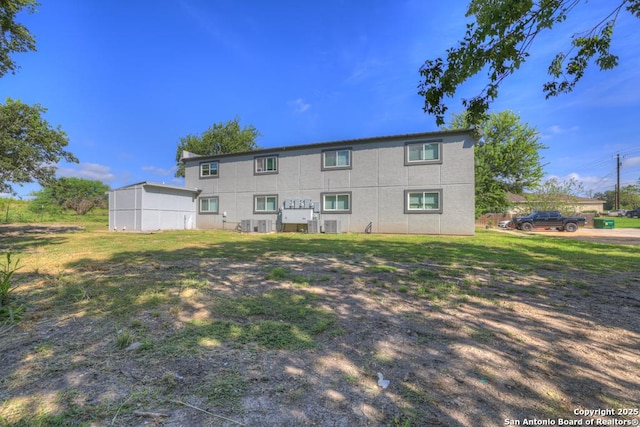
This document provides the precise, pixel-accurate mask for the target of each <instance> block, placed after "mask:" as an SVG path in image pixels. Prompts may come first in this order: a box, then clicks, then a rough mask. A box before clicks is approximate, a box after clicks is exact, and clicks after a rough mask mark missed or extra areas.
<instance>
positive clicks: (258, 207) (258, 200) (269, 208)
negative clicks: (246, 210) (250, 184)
mask: <svg viewBox="0 0 640 427" xmlns="http://www.w3.org/2000/svg"><path fill="white" fill-rule="evenodd" d="M253 211H254V212H255V213H273V212H277V211H278V196H275V195H273V196H272V195H267V196H254V198H253Z"/></svg>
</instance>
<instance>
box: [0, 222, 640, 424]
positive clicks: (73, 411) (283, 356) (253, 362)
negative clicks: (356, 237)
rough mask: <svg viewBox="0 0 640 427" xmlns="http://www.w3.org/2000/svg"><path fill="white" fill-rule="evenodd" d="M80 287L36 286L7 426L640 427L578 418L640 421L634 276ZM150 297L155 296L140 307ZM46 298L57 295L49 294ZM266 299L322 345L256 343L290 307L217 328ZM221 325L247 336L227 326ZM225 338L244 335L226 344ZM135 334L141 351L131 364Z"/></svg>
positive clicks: (164, 271) (7, 361)
mask: <svg viewBox="0 0 640 427" xmlns="http://www.w3.org/2000/svg"><path fill="white" fill-rule="evenodd" d="M581 232H582V230H581V231H579V232H578V233H581ZM578 233H562V234H563V237H564V236H566V235H569V234H578ZM585 237H586V236H585ZM78 271H79V272H78V274H80V275H82V281H81V282H79V283H85V284H86V286H85V287H83V286H81V285H80V284H78V283H67V284H66V286H62V285H61V284H64V280H65V279H64V278H60V277H58V278H53V277H30V278H27V279H28V280H25V283H24V284H23V286H25V289H24V291H25V292H30V293H31V294H32V295H39V294H38V292H40V293H42V296H41V297H39V299H37V303H36V304H37V305H36V306H32V307H30V313H31V314H30V317H29V318H28V319H27V320H25V321H24V322H23V323H21V324H20V325H18V326H16V327H9V326H0V348H2V363H1V364H0V424H2V423H3V422H4V423H7V424H10V423H13V422H20V421H21V420H27V419H30V420H31V419H32V418H29V417H31V416H33V415H34V414H42V417H45V416H46V414H65V416H68V417H75V418H77V419H78V420H80V421H81V422H86V423H87V424H90V425H96V426H102V425H122V426H125V425H126V426H130V425H164V426H181V425H213V426H215V425H220V426H234V425H251V426H253V425H256V426H258V425H259V426H262V425H278V426H297V425H322V426H324V425H331V426H354V425H419V426H471V425H473V426H496V425H509V424H505V420H511V421H512V422H513V424H510V425H517V424H516V423H515V422H516V421H517V422H519V423H522V422H523V420H525V419H529V420H531V419H534V418H535V419H537V420H554V421H555V422H556V424H555V425H557V422H558V421H557V420H558V419H560V418H562V419H569V420H581V419H586V418H598V419H602V420H613V419H624V420H629V421H630V420H637V419H638V418H637V417H635V416H632V417H627V416H626V415H625V416H622V415H621V416H618V415H614V416H606V415H603V416H600V415H593V413H591V414H592V416H590V417H589V416H583V415H576V414H575V412H574V411H575V410H609V409H613V408H616V409H617V408H629V409H632V410H633V408H637V407H638V402H640V389H638V384H640V351H639V350H640V347H639V345H638V343H639V342H640V316H638V315H637V313H638V311H639V310H640V298H639V297H638V295H640V293H639V291H640V275H638V274H637V273H634V274H630V273H620V272H611V274H610V275H609V276H608V277H601V276H597V275H590V274H585V273H582V272H579V271H577V270H575V271H557V270H544V271H535V272H531V271H519V270H517V269H516V270H513V271H512V270H498V269H491V270H488V269H485V268H483V267H482V266H478V265H474V266H468V265H465V263H464V261H463V260H460V262H459V263H456V264H453V265H448V266H442V265H435V264H430V263H426V262H423V263H412V262H385V261H384V260H379V259H375V258H373V257H369V256H365V255H353V256H351V257H347V258H341V259H339V258H337V257H335V256H332V255H328V254H315V255H307V254H305V255H302V254H300V255H290V256H286V257H285V256H269V257H268V258H267V257H265V258H264V259H259V260H256V261H251V262H230V261H229V260H226V259H211V258H206V259H205V258H200V259H185V260H180V261H157V260H148V262H145V263H141V264H132V263H129V264H108V263H107V264H100V265H93V266H89V265H85V266H84V267H83V269H82V270H80V269H79V270H78ZM276 273H277V274H276ZM123 278H124V279H123ZM90 281H93V282H96V281H99V282H100V286H96V287H95V288H94V287H90V285H89V283H91V282H90ZM148 283H152V284H155V291H154V293H149V292H142V290H143V288H144V287H145V286H148V285H146V284H148ZM102 286H113V287H114V292H117V291H120V292H122V293H127V292H130V289H129V288H133V287H138V288H139V289H141V291H140V293H139V294H134V295H136V298H132V299H131V304H136V305H138V308H136V309H135V310H134V311H130V310H125V308H122V310H121V311H118V310H117V307H113V306H112V305H111V304H113V302H112V301H110V300H108V299H106V298H105V296H104V295H107V294H104V295H103V294H101V292H100V289H101V287H102ZM48 287H49V288H51V287H54V288H55V289H56V290H55V291H51V293H50V294H47V293H46V292H47V288H48ZM118 287H120V289H118ZM436 288H437V289H440V290H439V291H438V292H435V291H434V289H436ZM265 295H266V296H273V295H280V296H282V295H286V296H290V297H291V299H290V301H291V304H298V303H299V302H300V301H301V299H304V298H308V299H309V301H313V304H312V305H311V304H310V305H309V306H304V307H303V306H300V307H302V308H301V309H306V310H309V311H308V312H306V313H305V315H308V316H313V315H316V314H317V313H316V312H315V311H312V309H313V310H321V313H324V314H328V315H330V316H331V319H332V321H331V322H328V324H327V325H326V328H325V329H323V330H320V331H313V333H310V334H307V335H305V334H304V333H303V332H304V331H303V330H298V331H297V332H299V335H295V337H298V339H299V340H300V343H301V344H304V343H305V340H311V341H312V342H311V345H308V346H306V345H300V346H299V348H297V347H296V346H295V344H296V343H294V345H293V346H292V347H281V348H278V346H275V347H274V346H271V345H267V344H260V343H259V342H257V341H251V340H248V341H247V340H244V341H243V339H242V336H241V334H242V333H243V331H251V328H252V327H254V326H255V325H256V324H257V323H256V322H253V320H252V319H254V318H255V319H260V320H262V319H265V318H266V320H267V321H268V323H265V324H268V325H270V326H271V327H273V328H274V329H273V330H274V333H273V334H274V335H275V334H277V333H280V332H281V331H282V329H279V328H277V326H278V325H279V324H283V325H287V324H289V323H291V322H290V318H289V317H286V316H292V317H294V316H295V315H296V313H289V312H286V311H283V310H280V309H279V308H278V307H272V308H273V312H274V313H279V314H280V313H285V314H286V316H285V315H283V317H281V318H270V317H268V315H269V313H266V314H259V313H258V314H251V313H249V314H246V313H244V314H243V313H233V312H229V310H227V312H225V316H222V315H221V314H220V313H221V312H222V311H223V310H225V309H228V308H229V307H234V306H232V305H230V302H231V301H237V300H238V299H239V298H240V299H242V301H243V302H246V304H245V305H242V307H250V305H249V304H250V303H251V302H252V301H256V300H255V299H254V298H257V297H262V298H264V297H265ZM52 298H53V299H55V298H68V301H69V304H68V307H67V308H66V310H65V311H64V312H55V311H54V310H53V309H52V304H51V299H52ZM154 298H155V299H154ZM114 313H115V314H114ZM117 313H120V314H117ZM129 313H133V315H132V316H131V315H130V314H129ZM223 318H224V319H227V318H230V319H235V323H233V324H232V325H229V324H227V323H224V325H223V324H222V323H219V324H218V323H215V322H222V321H223ZM303 318H304V316H303ZM296 319H297V317H296ZM252 322H253V323H252ZM300 322H302V320H301V321H300ZM291 324H293V323H291ZM298 324H299V323H296V324H293V325H294V326H295V327H298ZM212 325H214V326H215V325H219V326H220V328H222V326H225V327H236V328H237V329H233V330H230V332H229V334H228V335H224V339H223V338H221V337H223V335H222V332H220V330H218V329H213V327H212ZM245 328H246V329H245ZM294 329H295V328H294ZM299 329H300V328H299ZM292 330H293V329H292ZM234 331H235V332H234ZM126 332H131V333H132V335H133V337H132V339H131V341H132V342H131V343H136V342H138V343H139V344H140V346H138V347H137V348H131V349H129V350H127V349H126V347H125V346H123V347H122V348H118V347H117V345H116V342H117V340H118V337H119V336H122V334H123V333H126ZM293 332H296V331H295V330H293ZM234 333H235V334H236V335H234ZM379 374H381V375H382V377H383V379H384V380H388V381H389V383H388V386H387V387H386V388H383V387H382V386H381V385H380V384H381V383H379V380H380V377H379ZM69 414H70V415H69ZM43 419H47V420H49V421H50V420H51V419H49V418H43ZM25 423H26V422H25Z"/></svg>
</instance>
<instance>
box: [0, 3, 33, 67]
mask: <svg viewBox="0 0 640 427" xmlns="http://www.w3.org/2000/svg"><path fill="white" fill-rule="evenodd" d="M38 5H39V3H38V2H37V1H35V0H1V1H0V30H1V33H0V77H2V76H4V75H5V74H7V73H8V72H11V73H12V74H13V73H15V72H16V69H17V68H18V65H17V64H16V63H15V62H14V61H13V58H12V57H11V55H12V54H14V53H20V52H27V51H35V50H36V41H35V39H34V38H33V36H32V35H31V33H30V32H29V30H28V29H27V28H26V27H25V26H24V25H22V24H19V23H17V22H16V21H15V18H16V15H17V14H18V13H19V12H20V11H22V10H23V9H24V10H26V11H27V12H29V13H33V12H35V11H36V6H38Z"/></svg>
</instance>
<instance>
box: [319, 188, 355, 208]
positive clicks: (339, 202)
mask: <svg viewBox="0 0 640 427" xmlns="http://www.w3.org/2000/svg"><path fill="white" fill-rule="evenodd" d="M322 211H323V212H335V213H351V193H323V194H322Z"/></svg>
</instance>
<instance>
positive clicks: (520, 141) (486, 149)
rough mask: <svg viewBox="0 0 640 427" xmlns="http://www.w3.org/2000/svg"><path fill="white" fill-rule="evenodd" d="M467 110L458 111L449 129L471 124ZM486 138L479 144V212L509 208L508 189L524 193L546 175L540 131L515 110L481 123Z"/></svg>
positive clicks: (476, 179) (499, 114)
mask: <svg viewBox="0 0 640 427" xmlns="http://www.w3.org/2000/svg"><path fill="white" fill-rule="evenodd" d="M469 126H470V123H469V116H468V114H466V113H463V114H454V116H453V118H452V120H451V123H450V124H449V127H448V128H449V129H464V128H469ZM480 129H481V131H482V138H483V140H484V142H482V143H480V144H478V145H476V148H475V183H476V188H475V192H476V216H479V215H481V214H483V213H485V212H502V211H504V210H506V209H507V207H508V206H509V203H508V201H507V193H514V194H520V195H522V194H523V193H524V191H525V189H530V188H533V187H535V186H537V185H538V183H539V182H540V180H541V179H542V176H543V175H544V173H543V171H542V164H541V156H540V153H539V151H540V150H542V149H544V148H546V147H545V146H544V145H542V144H540V143H539V142H538V138H539V136H538V131H537V130H536V129H535V128H532V127H529V125H528V124H523V123H521V122H520V116H519V115H518V114H516V113H514V112H512V111H508V110H507V111H502V112H500V113H492V114H490V115H489V116H488V118H487V120H485V121H484V123H482V125H481V126H480Z"/></svg>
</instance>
